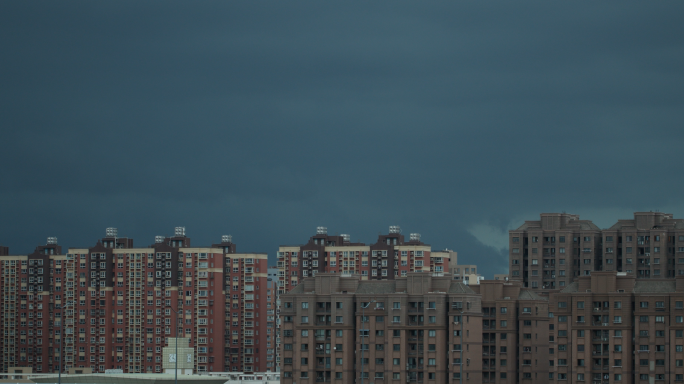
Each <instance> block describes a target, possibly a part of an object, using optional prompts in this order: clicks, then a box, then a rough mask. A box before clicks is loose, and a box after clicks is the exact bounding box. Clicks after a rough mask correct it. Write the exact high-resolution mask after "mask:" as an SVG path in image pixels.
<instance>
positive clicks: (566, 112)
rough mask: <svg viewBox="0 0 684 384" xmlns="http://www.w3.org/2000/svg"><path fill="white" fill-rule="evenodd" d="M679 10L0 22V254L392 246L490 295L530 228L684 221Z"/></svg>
mask: <svg viewBox="0 0 684 384" xmlns="http://www.w3.org/2000/svg"><path fill="white" fill-rule="evenodd" d="M682 8H684V6H683V5H682V4H681V3H677V2H659V3H648V4H645V3H638V2H624V3H620V4H612V3H598V4H595V3H592V4H581V5H578V4H560V3H549V2H528V3H525V4H521V3H509V2H487V3H483V2H460V3H454V2H433V3H429V4H418V3H411V2H382V3H380V2H375V3H368V2H358V3H354V2H344V3H332V4H331V3H325V2H298V3H281V2H272V3H264V2H259V3H253V2H214V3H212V2H201V3H196V2H192V3H191V2H107V3H103V2H68V3H64V2H62V3H51V2H33V3H26V2H3V3H2V4H0V34H1V35H2V36H3V38H2V39H0V49H1V52H2V55H1V56H0V68H2V75H0V126H1V127H2V145H1V148H2V155H3V162H2V167H0V180H2V186H3V188H1V189H0V198H2V200H1V201H2V203H0V215H1V216H2V217H3V218H4V219H5V220H3V222H2V224H0V243H2V244H3V245H9V246H10V247H11V250H12V251H13V252H14V253H20V252H30V251H31V250H32V247H33V246H34V245H36V244H37V243H41V242H42V241H43V239H44V237H46V236H48V235H58V236H59V237H60V243H62V244H64V245H67V246H79V247H83V246H89V245H91V244H92V243H93V242H94V241H95V239H96V238H99V237H101V236H102V234H103V233H102V232H103V229H104V228H105V227H107V226H117V227H119V228H120V233H124V234H125V235H129V236H132V237H134V238H135V239H136V244H137V245H147V244H149V243H151V242H152V240H153V236H154V235H158V234H168V233H170V231H171V229H172V228H173V226H176V225H185V226H186V227H188V233H189V235H190V236H191V237H192V238H193V242H194V244H201V245H205V244H210V243H211V242H213V241H217V240H218V239H219V238H220V235H222V234H225V233H232V234H233V235H234V236H235V241H236V242H237V243H238V247H239V248H238V249H239V250H243V251H248V250H250V251H251V250H254V251H261V252H269V253H270V254H271V255H273V253H274V251H275V250H276V249H277V246H278V245H279V244H285V243H297V242H303V241H305V240H306V239H307V238H308V237H309V236H310V235H311V234H312V232H313V230H314V227H315V226H317V225H327V226H328V227H329V229H330V231H331V232H332V233H347V232H350V233H351V234H352V238H353V239H354V240H359V241H364V242H373V241H375V238H376V235H377V233H378V232H386V231H387V226H388V225H394V224H398V225H401V226H402V227H403V228H404V230H405V231H406V232H408V231H410V232H421V233H423V239H424V241H426V242H428V243H430V244H432V245H433V246H434V247H435V248H445V247H448V248H452V249H455V250H457V251H458V252H459V253H460V256H461V260H464V261H465V262H473V263H475V262H477V263H479V264H481V265H482V266H483V268H482V272H485V273H487V274H491V273H494V272H499V271H501V270H503V269H505V268H506V267H507V265H506V262H505V261H506V256H505V255H506V249H505V234H506V230H507V229H508V228H510V227H511V226H517V225H519V224H520V223H522V221H523V220H525V219H534V218H536V217H538V216H537V215H538V213H539V212H542V211H562V210H565V211H568V212H578V213H581V214H582V216H583V217H584V218H589V219H592V218H594V219H595V220H596V221H597V223H599V224H600V225H604V226H607V225H610V224H611V220H616V219H617V218H618V217H616V215H617V216H619V217H620V218H628V217H629V215H630V212H632V211H634V210H649V209H661V210H666V211H670V212H673V213H675V215H677V216H678V217H683V216H684V204H683V202H682V198H681V197H680V196H681V193H679V191H680V190H682V189H683V187H684V185H683V182H682V178H681V177H680V175H679V174H680V172H681V163H682V155H681V149H680V148H682V146H683V144H684V143H683V141H684V132H683V130H682V128H683V127H682V120H683V117H684V110H683V107H682V105H683V102H684V72H683V71H682V68H684V39H683V38H682V36H684V25H682V23H681V21H680V18H681V14H682V10H683V9H682ZM502 239H503V240H502ZM502 241H503V242H502Z"/></svg>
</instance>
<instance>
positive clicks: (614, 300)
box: [549, 271, 684, 383]
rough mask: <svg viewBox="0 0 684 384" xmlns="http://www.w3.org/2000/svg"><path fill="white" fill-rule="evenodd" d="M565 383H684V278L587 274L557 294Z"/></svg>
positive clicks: (555, 371)
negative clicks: (641, 277)
mask: <svg viewBox="0 0 684 384" xmlns="http://www.w3.org/2000/svg"><path fill="white" fill-rule="evenodd" d="M550 307H551V308H552V309H551V311H552V313H553V318H552V321H553V324H554V326H555V330H554V334H553V335H552V336H551V337H554V338H555V339H553V341H554V343H555V348H556V351H555V363H556V364H554V366H553V367H552V369H551V371H550V372H549V378H550V379H553V381H554V382H559V383H585V382H591V383H675V382H682V381H684V276H683V277H680V276H677V277H676V278H672V279H659V280H656V279H648V280H646V279H637V278H636V277H635V276H633V275H628V274H627V273H625V272H614V271H611V272H594V273H592V274H591V276H581V277H579V278H578V279H577V281H576V282H573V283H571V284H570V285H569V286H568V287H566V288H565V289H564V290H562V291H561V292H560V293H557V294H553V295H551V298H550Z"/></svg>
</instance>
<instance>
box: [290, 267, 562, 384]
mask: <svg viewBox="0 0 684 384" xmlns="http://www.w3.org/2000/svg"><path fill="white" fill-rule="evenodd" d="M280 300H281V304H282V309H281V310H282V312H281V319H282V351H281V353H282V356H281V358H282V363H283V364H282V367H281V380H283V382H284V383H285V384H288V383H300V384H303V383H313V382H324V381H326V382H327V381H329V382H334V383H340V384H344V383H349V384H351V383H353V382H355V381H360V380H362V379H363V380H368V381H370V382H374V383H380V382H382V383H398V382H408V383H412V382H413V383H431V384H432V383H435V384H436V383H454V382H466V383H483V382H484V383H518V382H528V383H546V382H548V372H549V368H548V367H549V366H548V359H547V358H546V356H548V353H549V341H548V337H549V315H548V299H547V298H543V297H540V296H538V295H536V294H535V293H534V292H532V291H530V290H528V289H523V288H522V284H521V283H520V282H514V283H507V282H503V281H483V282H481V284H480V285H477V286H468V285H465V284H463V283H461V282H457V281H454V280H453V278H452V277H451V276H450V275H449V274H440V275H435V274H430V273H409V274H408V275H407V277H405V278H401V277H399V278H397V279H394V280H388V281H377V280H362V279H360V278H359V276H341V275H339V274H330V273H321V274H318V275H317V276H316V277H315V278H310V279H305V280H304V281H303V283H302V284H300V285H298V286H297V287H296V288H295V289H293V290H292V291H290V292H289V293H287V294H283V295H281V298H280ZM519 361H520V364H519Z"/></svg>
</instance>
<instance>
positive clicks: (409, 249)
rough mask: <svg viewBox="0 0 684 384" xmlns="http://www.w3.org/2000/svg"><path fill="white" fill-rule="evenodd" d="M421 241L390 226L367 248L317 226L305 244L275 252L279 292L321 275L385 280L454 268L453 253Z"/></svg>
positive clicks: (416, 236) (282, 247)
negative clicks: (432, 247)
mask: <svg viewBox="0 0 684 384" xmlns="http://www.w3.org/2000/svg"><path fill="white" fill-rule="evenodd" d="M420 238H421V236H420V234H418V233H412V234H410V236H409V239H408V240H406V239H405V237H404V235H403V234H402V233H401V228H399V227H398V226H390V228H389V233H388V234H386V235H380V236H378V240H377V241H376V242H375V243H374V244H370V245H366V244H363V243H353V242H351V237H350V236H349V235H346V234H343V235H339V236H332V235H328V229H327V228H326V227H318V228H317V230H316V235H314V236H312V237H311V238H310V239H309V241H308V242H307V243H306V244H304V245H294V246H290V245H283V246H281V247H280V248H279V249H278V269H279V281H278V286H279V293H285V292H288V291H290V290H291V289H292V288H294V287H296V286H297V284H298V283H299V282H301V281H302V279H304V278H306V277H313V276H315V275H316V274H317V273H322V272H329V273H339V274H357V275H360V276H361V278H362V279H363V280H387V279H393V278H395V277H405V276H406V275H407V274H408V273H410V272H416V271H422V272H437V273H442V272H448V271H449V270H450V269H451V268H453V266H455V265H456V263H457V260H456V252H453V251H449V250H445V251H435V252H433V251H432V249H431V247H430V245H428V244H425V243H423V242H421V241H420ZM433 253H434V254H433ZM452 257H453V260H451V258H452Z"/></svg>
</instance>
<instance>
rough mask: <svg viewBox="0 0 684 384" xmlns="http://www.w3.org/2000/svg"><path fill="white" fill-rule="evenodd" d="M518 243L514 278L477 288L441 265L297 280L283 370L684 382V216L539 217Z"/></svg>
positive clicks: (517, 233) (344, 378)
mask: <svg viewBox="0 0 684 384" xmlns="http://www.w3.org/2000/svg"><path fill="white" fill-rule="evenodd" d="M509 241H510V274H509V275H500V276H498V277H499V279H498V280H484V281H480V284H479V285H473V284H471V285H465V284H463V283H462V282H461V281H463V280H461V281H458V280H454V278H453V276H450V275H448V274H439V273H434V271H432V273H430V271H427V272H428V273H415V272H407V273H406V277H402V276H401V275H400V276H397V277H396V278H395V279H394V280H387V281H378V280H373V279H364V278H363V276H364V275H361V274H355V275H350V274H340V273H319V274H317V275H316V277H315V278H313V279H312V278H308V279H304V280H303V281H301V280H300V281H299V284H298V285H296V286H295V287H294V289H292V290H291V291H290V292H289V293H287V294H283V295H281V296H280V302H281V310H282V313H281V332H282V334H281V342H282V349H281V354H282V355H281V359H282V360H281V362H282V366H281V367H282V376H281V377H282V380H283V381H284V382H285V383H286V384H287V383H292V384H294V383H299V384H306V383H312V382H314V381H315V382H327V381H330V382H334V383H340V384H344V383H352V382H356V381H361V382H363V381H369V382H373V383H380V382H383V383H399V382H408V383H416V384H417V383H425V384H438V383H457V382H458V383H461V382H466V383H503V384H506V383H549V382H551V383H559V384H562V383H577V384H584V383H592V384H608V383H611V384H612V383H615V384H622V383H643V384H646V383H649V384H654V383H655V384H657V383H678V382H684V222H683V221H682V220H680V219H673V217H672V215H671V214H663V213H659V212H637V213H635V214H634V220H620V221H618V222H617V224H615V225H613V226H611V227H610V228H609V229H600V228H598V227H597V226H596V225H594V224H593V223H592V222H591V221H588V220H580V219H579V217H578V216H577V215H569V214H565V213H562V214H542V215H541V220H539V221H528V222H526V223H525V224H524V225H522V226H521V227H519V228H517V229H515V230H512V231H510V239H509ZM680 253H681V255H680ZM432 255H434V252H433V253H432ZM461 267H463V266H461ZM449 271H451V272H454V271H456V270H455V269H454V270H452V269H450V270H449ZM331 272H334V271H331ZM354 272H355V273H358V271H354ZM352 348H353V349H354V352H350V349H352Z"/></svg>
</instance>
